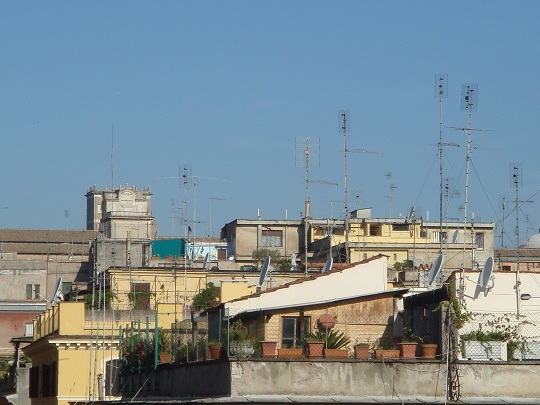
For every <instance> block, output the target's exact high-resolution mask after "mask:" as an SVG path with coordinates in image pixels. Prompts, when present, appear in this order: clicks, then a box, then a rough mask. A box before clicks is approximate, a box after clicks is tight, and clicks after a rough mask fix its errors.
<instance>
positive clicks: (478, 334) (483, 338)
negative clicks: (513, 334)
mask: <svg viewBox="0 0 540 405" xmlns="http://www.w3.org/2000/svg"><path fill="white" fill-rule="evenodd" d="M460 337H461V340H477V341H479V342H492V341H498V342H503V341H505V340H508V338H509V337H510V336H509V335H508V334H506V333H504V332H500V331H490V332H484V331H483V330H482V329H478V330H475V331H472V332H469V333H464V334H463V335H460Z"/></svg>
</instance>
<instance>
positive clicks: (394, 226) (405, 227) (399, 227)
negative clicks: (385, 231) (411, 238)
mask: <svg viewBox="0 0 540 405" xmlns="http://www.w3.org/2000/svg"><path fill="white" fill-rule="evenodd" d="M392 230H393V231H398V232H404V231H408V230H409V224H392Z"/></svg>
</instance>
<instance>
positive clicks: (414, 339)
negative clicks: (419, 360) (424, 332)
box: [397, 327, 422, 359]
mask: <svg viewBox="0 0 540 405" xmlns="http://www.w3.org/2000/svg"><path fill="white" fill-rule="evenodd" d="M420 341H422V339H421V338H420V337H419V336H417V335H415V334H414V333H413V330H412V329H411V328H407V327H405V328H403V336H402V337H401V342H399V343H397V345H398V347H399V354H400V357H402V358H404V359H414V358H416V349H417V346H418V343H419V342H420Z"/></svg>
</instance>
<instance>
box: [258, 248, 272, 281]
mask: <svg viewBox="0 0 540 405" xmlns="http://www.w3.org/2000/svg"><path fill="white" fill-rule="evenodd" d="M269 267H270V256H266V259H264V263H263V265H262V267H261V275H260V276H259V283H258V284H257V287H261V286H262V285H263V283H264V280H265V279H266V275H267V274H268V268H269Z"/></svg>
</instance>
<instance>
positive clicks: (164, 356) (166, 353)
mask: <svg viewBox="0 0 540 405" xmlns="http://www.w3.org/2000/svg"><path fill="white" fill-rule="evenodd" d="M158 353H159V362H160V363H170V362H171V334H170V332H169V331H167V330H165V329H163V328H159V329H158Z"/></svg>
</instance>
